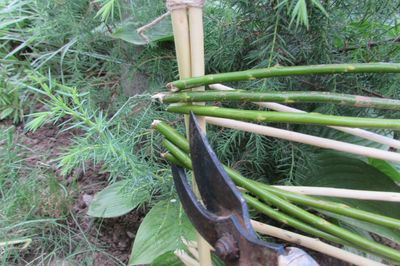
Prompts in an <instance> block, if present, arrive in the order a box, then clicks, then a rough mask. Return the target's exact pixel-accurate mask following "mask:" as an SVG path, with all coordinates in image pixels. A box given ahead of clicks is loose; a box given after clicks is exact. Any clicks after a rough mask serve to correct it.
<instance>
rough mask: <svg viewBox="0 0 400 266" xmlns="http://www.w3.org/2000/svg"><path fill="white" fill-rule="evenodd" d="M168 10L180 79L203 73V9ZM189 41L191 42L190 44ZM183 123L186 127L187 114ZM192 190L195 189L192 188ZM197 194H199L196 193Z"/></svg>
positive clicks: (203, 249) (204, 251) (203, 250)
mask: <svg viewBox="0 0 400 266" xmlns="http://www.w3.org/2000/svg"><path fill="white" fill-rule="evenodd" d="M175 2H176V0H175ZM170 12H171V20H172V27H173V32H174V38H175V49H176V57H177V61H178V69H179V77H180V79H184V78H189V77H191V76H192V75H194V76H202V75H204V44H203V43H204V40H203V37H204V33H203V9H202V8H201V7H189V8H179V9H173V10H171V11H170ZM188 15H189V16H188ZM189 21H190V29H189ZM190 32H191V33H192V34H190ZM191 43H193V45H192V46H191ZM192 56H193V59H192ZM192 68H193V69H192ZM199 122H200V125H201V127H202V129H203V130H205V119H200V121H199ZM185 123H186V126H187V128H188V117H187V116H186V117H185ZM194 190H195V191H196V190H197V189H196V188H194ZM197 196H199V195H198V193H197ZM197 243H198V249H199V261H200V265H201V266H209V265H212V264H211V253H210V248H209V244H208V243H207V242H206V241H205V240H204V239H203V238H202V237H201V235H200V234H197Z"/></svg>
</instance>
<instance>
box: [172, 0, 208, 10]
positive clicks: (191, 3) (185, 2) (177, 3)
mask: <svg viewBox="0 0 400 266" xmlns="http://www.w3.org/2000/svg"><path fill="white" fill-rule="evenodd" d="M204 3H205V0H167V1H166V6H167V9H168V11H169V12H171V11H172V10H175V9H181V8H187V7H200V8H203V6H204Z"/></svg>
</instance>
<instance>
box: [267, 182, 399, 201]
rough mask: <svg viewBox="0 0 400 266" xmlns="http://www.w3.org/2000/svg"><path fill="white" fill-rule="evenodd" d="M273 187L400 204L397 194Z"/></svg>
mask: <svg viewBox="0 0 400 266" xmlns="http://www.w3.org/2000/svg"><path fill="white" fill-rule="evenodd" d="M272 187H276V188H279V189H282V190H285V191H289V192H296V193H299V194H303V195H310V196H321V197H335V198H346V199H361V200H376V201H388V202H400V193H396V192H382V191H369V190H355V189H343V188H333V187H305V186H272Z"/></svg>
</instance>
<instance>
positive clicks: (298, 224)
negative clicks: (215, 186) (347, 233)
mask: <svg viewBox="0 0 400 266" xmlns="http://www.w3.org/2000/svg"><path fill="white" fill-rule="evenodd" d="M163 145H164V146H165V147H166V148H167V150H168V151H169V152H171V154H169V155H168V156H165V157H164V158H165V159H166V160H168V161H169V162H170V163H173V164H176V162H179V163H178V165H181V166H182V165H183V167H185V168H187V169H189V170H192V162H191V161H190V158H189V157H188V155H187V154H185V153H182V151H180V150H179V148H178V147H176V146H175V145H174V144H173V143H171V142H169V141H168V142H164V143H163ZM173 154H175V155H176V156H178V157H179V159H177V157H175V155H173ZM180 160H182V161H180ZM182 162H184V163H182ZM224 168H227V167H226V166H224ZM243 196H244V198H245V199H246V201H247V203H248V204H249V206H251V207H253V208H254V209H256V210H258V211H259V212H261V213H263V214H265V215H266V216H268V217H270V218H271V219H274V220H276V221H279V222H281V223H283V224H287V225H289V226H291V227H293V228H296V229H298V230H301V231H303V232H306V233H308V234H310V235H313V236H316V237H320V238H323V239H326V240H328V241H332V242H335V243H337V244H341V245H347V246H351V244H350V243H348V242H346V241H343V240H342V239H340V238H338V237H336V236H333V235H331V234H328V233H325V232H324V231H321V230H318V229H316V228H314V227H312V226H309V225H308V224H306V223H304V222H302V221H300V220H297V219H295V218H293V217H290V216H289V215H286V214H284V213H282V212H279V211H277V210H274V209H273V208H271V207H270V206H268V205H266V204H264V203H262V202H260V201H258V200H257V199H255V198H254V197H251V196H250V195H248V194H243Z"/></svg>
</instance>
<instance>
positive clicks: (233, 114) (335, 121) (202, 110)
mask: <svg viewBox="0 0 400 266" xmlns="http://www.w3.org/2000/svg"><path fill="white" fill-rule="evenodd" d="M167 111H169V112H172V113H181V114H188V113H190V112H193V113H195V114H196V115H202V116H213V117H222V118H229V119H234V120H247V121H253V122H272V123H294V124H312V125H327V126H343V127H361V128H362V127H365V128H385V129H395V130H400V119H380V118H360V117H351V116H334V115H323V114H318V113H284V112H269V111H255V110H237V109H232V108H221V107H215V106H199V105H170V106H168V108H167Z"/></svg>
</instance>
